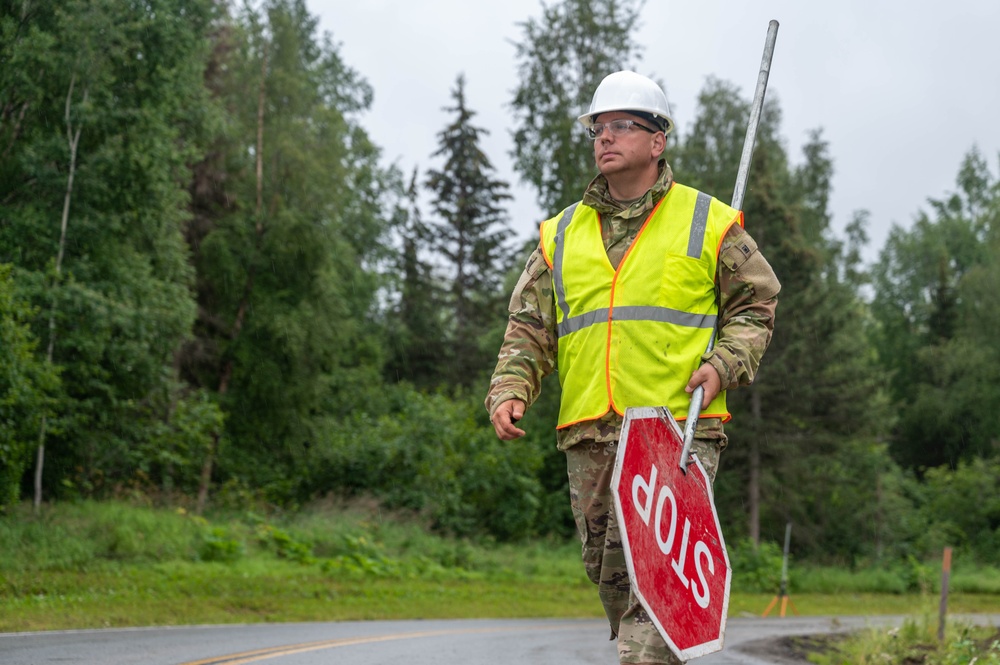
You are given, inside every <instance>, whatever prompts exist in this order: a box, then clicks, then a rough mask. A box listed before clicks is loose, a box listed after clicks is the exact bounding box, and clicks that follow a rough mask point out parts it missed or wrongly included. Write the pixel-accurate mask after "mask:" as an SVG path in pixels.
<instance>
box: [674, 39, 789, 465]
mask: <svg viewBox="0 0 1000 665" xmlns="http://www.w3.org/2000/svg"><path fill="white" fill-rule="evenodd" d="M777 39H778V22H777V21H771V22H770V23H768V25H767V38H766V39H765V40H764V55H763V57H762V58H761V61H760V73H759V74H758V75H757V89H756V91H754V95H753V106H752V107H751V109H750V123H749V125H748V126H747V134H746V138H744V139H743V154H742V156H741V157H740V168H739V171H738V172H737V174H736V187H735V189H734V190H733V202H732V207H733V208H736V209H737V210H741V209H742V208H743V195H744V194H745V193H746V189H747V178H748V177H749V175H750V161H751V160H752V159H753V148H754V144H755V143H756V142H757V127H758V125H760V114H761V111H762V109H763V108H764V92H765V91H766V90H767V78H768V76H769V75H770V73H771V58H772V57H773V56H774V43H775V41H776V40H777ZM714 346H715V331H714V330H713V331H712V337H711V338H710V339H709V340H708V348H707V349H705V353H708V352H709V351H711V350H712V349H713V348H714ZM704 397H705V389H704V388H702V387H701V386H698V387H697V388H695V389H694V392H693V393H692V394H691V406H690V407H688V415H687V421H686V422H685V423H684V448H683V449H682V450H681V459H680V466H681V468H682V469H684V470H685V472H686V471H687V465H688V457H689V456H690V454H691V444H692V443H693V442H694V430H695V426H696V425H697V424H698V417H699V415H700V414H701V401H702V400H703V399H704Z"/></svg>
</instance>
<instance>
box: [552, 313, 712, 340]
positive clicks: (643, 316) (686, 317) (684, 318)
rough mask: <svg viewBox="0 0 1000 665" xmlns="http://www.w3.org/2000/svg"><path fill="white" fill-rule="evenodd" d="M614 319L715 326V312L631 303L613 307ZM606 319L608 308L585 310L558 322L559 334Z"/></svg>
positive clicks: (695, 326)
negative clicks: (693, 311)
mask: <svg viewBox="0 0 1000 665" xmlns="http://www.w3.org/2000/svg"><path fill="white" fill-rule="evenodd" d="M612 319H613V320H614V321H655V322H657V323H672V324H674V325H678V326H684V327H685V328H715V321H716V315H715V314H692V313H691V312H682V311H680V310H677V309H670V308H669V307H653V306H649V305H633V306H628V307H615V310H614V315H613V316H612ZM607 320H608V309H607V308H601V309H595V310H594V311H592V312H585V313H584V314H580V315H579V316H574V317H573V318H571V319H565V320H564V321H563V322H562V323H560V324H559V336H560V337H563V336H565V335H569V334H570V333H575V332H577V331H580V330H583V329H584V328H586V327H587V326H592V325H594V324H595V323H606V322H607Z"/></svg>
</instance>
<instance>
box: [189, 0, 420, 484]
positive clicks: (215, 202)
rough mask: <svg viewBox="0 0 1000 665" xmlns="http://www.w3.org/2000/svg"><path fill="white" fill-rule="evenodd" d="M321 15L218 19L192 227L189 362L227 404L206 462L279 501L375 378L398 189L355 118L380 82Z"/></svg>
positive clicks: (272, 0)
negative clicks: (370, 79)
mask: <svg viewBox="0 0 1000 665" xmlns="http://www.w3.org/2000/svg"><path fill="white" fill-rule="evenodd" d="M316 28H317V19H316V18H315V17H313V16H311V15H310V14H309V12H308V11H307V8H306V6H305V3H304V2H302V1H301V0H269V1H268V2H265V3H263V4H262V5H261V7H260V8H259V9H258V8H254V7H249V6H248V7H246V8H245V9H244V10H243V11H242V13H240V14H239V15H238V16H237V17H236V18H235V20H234V21H232V22H230V23H227V24H226V25H225V26H224V29H222V30H220V31H219V33H218V36H217V39H218V41H217V44H216V50H215V54H214V62H213V64H212V66H211V67H210V69H209V74H210V78H209V85H210V86H211V89H212V92H213V94H214V95H215V96H216V98H217V99H218V100H219V102H220V103H221V104H222V105H223V106H224V108H225V109H226V110H227V113H226V118H225V119H226V123H227V124H226V126H225V130H226V131H225V132H223V133H221V134H220V135H219V136H218V137H217V139H216V141H215V143H214V144H213V146H212V150H211V152H210V154H209V157H208V159H206V160H205V161H204V162H203V163H202V164H200V165H199V166H198V167H197V168H196V178H195V181H194V183H193V191H194V210H195V219H194V221H193V223H192V225H191V226H190V227H189V231H188V235H187V237H188V242H189V244H190V247H191V250H192V254H193V257H194V258H193V260H194V265H195V266H196V269H197V275H198V280H197V298H198V304H199V316H198V320H197V322H196V324H195V339H194V340H192V342H191V343H190V344H189V345H187V346H186V347H185V349H184V351H183V353H182V356H181V359H180V363H181V366H182V376H183V377H184V378H185V379H186V380H187V381H188V382H189V383H191V384H192V385H194V386H197V387H201V388H204V389H206V390H209V391H211V392H212V393H213V394H214V395H215V397H216V399H218V400H219V404H220V405H221V406H222V408H223V410H224V411H225V412H226V414H227V418H226V426H225V430H224V432H223V433H222V434H221V436H220V438H219V440H218V442H217V444H218V446H217V449H216V450H215V451H214V453H210V455H211V457H214V458H215V459H212V464H211V467H208V462H209V460H210V458H206V467H208V468H207V472H208V473H207V474H206V475H207V476H210V479H211V480H212V481H213V482H214V481H218V480H229V481H232V482H235V483H237V484H238V485H240V486H244V487H252V488H255V489H257V490H259V491H261V492H263V493H264V494H265V495H266V496H268V497H270V498H272V499H273V500H275V501H289V500H293V499H295V498H297V495H296V492H298V491H299V489H300V488H301V487H302V485H301V479H302V478H304V477H305V476H306V475H307V473H308V470H307V469H305V468H303V465H304V464H305V462H304V461H303V460H304V455H305V451H306V450H307V449H308V448H309V447H311V446H315V445H320V444H321V443H322V441H323V440H324V437H325V436H326V430H327V428H336V427H338V426H340V425H339V422H338V418H340V417H342V416H343V415H345V414H348V413H351V412H352V411H353V410H357V409H362V408H363V407H364V405H365V403H366V401H367V400H369V399H373V398H375V397H376V396H377V395H378V393H379V384H380V381H379V377H380V374H381V370H382V341H383V340H382V338H381V336H380V334H379V331H378V329H377V327H376V326H375V315H376V305H377V301H376V293H377V289H378V287H379V282H378V278H377V275H376V270H375V269H376V266H377V264H378V260H379V259H380V257H381V255H382V253H383V248H382V243H383V235H384V233H385V230H386V228H387V225H388V220H387V219H386V217H387V214H386V213H384V212H383V211H384V210H388V211H391V210H392V209H393V202H394V200H395V199H394V197H395V196H396V194H395V192H396V191H398V190H399V189H401V187H400V186H399V183H398V182H396V181H394V180H393V178H394V176H393V174H392V173H390V172H386V171H383V170H382V169H381V168H379V167H378V164H377V162H378V157H379V153H378V150H377V149H376V148H375V146H373V145H372V143H371V141H370V140H369V138H368V136H367V135H366V134H365V132H364V131H363V129H362V128H361V127H360V125H359V124H358V121H357V117H356V116H357V114H358V113H360V112H361V111H363V110H365V109H366V108H367V107H368V106H369V104H370V103H371V99H372V91H371V88H370V86H369V85H368V84H367V83H366V82H365V81H364V80H362V79H361V78H360V77H359V76H358V74H357V73H356V72H355V71H353V70H352V69H351V68H350V67H348V66H347V65H346V64H345V63H344V61H343V60H342V59H341V57H340V54H339V53H338V51H337V49H336V48H335V46H334V45H333V43H332V41H331V39H330V37H329V36H325V37H324V38H322V39H321V38H319V37H318V36H317V35H316ZM247 90H252V91H253V94H252V95H248V94H247V93H246V91H247ZM208 480H209V477H206V479H205V482H203V483H202V486H203V487H204V488H207V486H208V483H207V481H208Z"/></svg>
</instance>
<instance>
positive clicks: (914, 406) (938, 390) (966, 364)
mask: <svg viewBox="0 0 1000 665" xmlns="http://www.w3.org/2000/svg"><path fill="white" fill-rule="evenodd" d="M957 185H958V189H957V191H956V192H954V193H951V194H950V195H947V196H946V197H944V198H942V199H930V200H929V204H930V207H931V211H930V212H928V211H921V212H920V213H919V214H918V215H917V218H916V221H915V223H914V224H913V226H912V227H911V228H910V229H909V230H904V229H902V228H899V227H895V228H893V230H892V232H891V233H890V235H889V239H888V241H887V242H886V246H885V248H884V249H883V250H882V253H881V255H880V259H879V261H878V263H877V264H876V266H875V269H874V285H875V297H874V301H873V303H872V307H873V312H874V315H875V318H876V321H877V322H878V327H877V329H876V330H875V332H874V340H875V344H876V347H877V349H878V353H879V361H880V363H881V364H882V366H883V368H884V369H885V371H886V372H887V373H888V374H889V376H890V379H891V384H890V385H891V390H892V399H893V403H894V405H895V407H896V409H897V411H898V412H899V418H898V421H897V422H898V424H897V427H896V428H895V430H894V432H893V436H892V452H893V455H894V457H895V458H896V459H897V460H898V461H899V462H900V464H902V465H904V466H905V467H907V468H912V469H915V470H917V471H919V472H922V471H923V470H924V469H927V468H931V467H936V466H940V465H942V464H947V465H949V466H951V467H952V468H954V467H956V466H957V465H958V463H959V462H960V461H962V460H971V459H974V458H976V457H992V456H994V455H996V453H997V440H998V439H997V434H996V432H997V425H998V424H1000V423H998V421H997V417H996V413H997V409H1000V391H998V390H997V388H996V386H995V383H996V382H995V381H994V380H993V378H992V374H991V369H990V368H992V367H993V366H995V363H996V362H998V361H1000V356H998V354H997V351H996V344H995V343H994V342H993V341H992V338H991V337H990V333H989V332H987V331H988V330H989V329H988V328H985V327H984V325H985V324H986V323H987V322H989V321H995V320H997V318H998V316H1000V302H998V301H997V297H996V288H995V285H996V284H997V282H996V278H997V275H998V272H997V267H996V265H997V259H998V257H1000V242H998V235H1000V232H998V231H997V229H998V227H1000V182H998V180H997V178H996V177H995V176H994V175H993V174H992V173H991V172H990V169H989V167H988V165H987V164H986V161H985V159H983V157H982V155H981V154H980V153H979V151H978V150H976V149H973V150H971V151H970V152H969V153H968V154H967V155H966V157H965V159H964V160H963V162H962V165H961V167H960V169H959V174H958V179H957Z"/></svg>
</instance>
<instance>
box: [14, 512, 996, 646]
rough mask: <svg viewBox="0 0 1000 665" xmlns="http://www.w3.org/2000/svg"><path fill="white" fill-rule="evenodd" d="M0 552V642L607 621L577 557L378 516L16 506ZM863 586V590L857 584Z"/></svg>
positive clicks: (911, 597) (889, 608)
mask: <svg viewBox="0 0 1000 665" xmlns="http://www.w3.org/2000/svg"><path fill="white" fill-rule="evenodd" d="M0 543H2V546H0V632H12V631H27V630H51V629H72V628H99V627H112V626H114V627H123V626H145V625H180V624H195V623H236V622H239V623H252V622H260V621H336V620H365V619H416V618H427V619H429V618H461V617H580V618H586V617H593V618H597V617H602V616H603V610H602V608H601V606H600V603H599V601H598V598H597V594H596V591H595V589H594V587H593V585H591V584H590V582H589V581H588V580H587V579H586V577H585V576H584V572H583V566H582V564H581V563H580V561H579V546H578V545H577V544H576V543H566V542H545V541H543V542H533V543H522V544H516V545H512V544H497V543H490V542H488V541H484V542H472V541H465V540H455V539H449V538H442V537H438V536H435V535H431V534H429V533H428V532H427V530H426V529H424V528H423V527H422V526H421V525H420V524H418V523H416V522H414V521H413V520H412V519H410V520H406V519H401V518H399V517H396V518H391V517H389V516H385V515H382V514H381V513H379V511H378V510H377V508H373V507H369V508H359V507H353V508H344V507H333V508H330V507H327V508H324V509H319V508H317V509H313V510H304V511H301V512H299V513H297V514H295V515H285V516H280V515H271V516H267V517H264V516H262V515H259V514H254V513H245V514H240V515H216V516H213V517H210V518H209V519H205V518H202V517H198V516H194V515H191V514H189V513H187V512H185V511H183V510H165V509H153V508H149V507H141V506H134V505H128V504H124V503H87V502H84V503H79V504H60V505H55V506H48V507H46V509H45V511H43V515H42V516H41V517H39V518H35V517H33V516H32V515H31V513H30V510H29V509H28V508H27V507H18V508H16V509H15V510H13V511H12V512H11V513H10V514H8V515H6V516H3V517H0ZM980 573H981V574H980V575H979V577H980V578H984V579H986V580H987V583H986V585H985V587H983V586H982V585H980V586H977V587H975V588H974V589H973V590H975V591H980V590H981V588H987V589H993V588H995V586H992V585H993V584H994V582H995V581H996V579H997V577H998V576H1000V574H998V573H993V572H990V571H980ZM866 575H868V576H869V579H868V582H867V586H866V584H863V583H861V582H860V581H859V580H863V579H864V578H865V576H866ZM794 579H795V580H797V586H793V587H792V588H793V590H792V592H791V601H792V603H793V604H794V608H795V609H796V610H797V611H798V612H799V613H801V614H804V615H824V614H908V615H921V614H926V613H928V612H936V608H937V602H938V599H937V595H936V594H935V593H932V592H931V591H930V590H925V591H923V592H917V593H901V592H898V591H897V592H885V591H884V590H883V589H882V587H883V586H885V585H884V584H882V583H881V582H879V581H878V579H880V578H878V577H877V576H873V575H872V574H869V573H862V574H858V573H855V574H854V575H853V576H849V579H850V580H851V582H850V584H848V583H847V582H846V581H845V579H842V577H841V576H839V574H838V573H837V572H836V571H829V570H825V569H819V570H816V571H809V570H807V569H803V570H797V571H796V577H795V578H794ZM956 579H958V576H957V575H956ZM838 580H840V581H839V582H838ZM807 581H809V583H810V584H813V586H812V587H810V586H809V585H808V584H806V582H807ZM890 586H891V585H890ZM897 587H898V585H897ZM894 588H895V587H894ZM799 589H801V591H799ZM870 589H875V590H876V591H881V592H879V593H871V592H870ZM773 597H774V596H773V594H767V593H744V592H741V591H740V589H739V585H738V584H737V583H736V582H734V592H733V595H732V597H731V599H730V607H729V610H730V616H759V615H760V614H761V613H762V612H763V611H764V608H766V607H767V605H768V604H769V603H770V602H771V600H772V599H773ZM949 607H950V609H951V611H953V612H997V611H998V610H1000V595H997V594H996V593H982V592H975V593H973V592H970V591H968V590H957V591H956V592H955V593H953V594H952V596H951V599H950V605H949ZM788 611H789V613H791V612H792V608H791V607H789V608H788Z"/></svg>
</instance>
